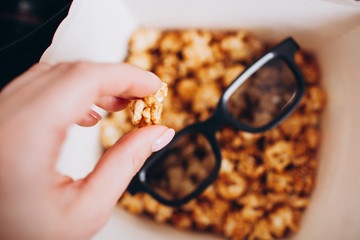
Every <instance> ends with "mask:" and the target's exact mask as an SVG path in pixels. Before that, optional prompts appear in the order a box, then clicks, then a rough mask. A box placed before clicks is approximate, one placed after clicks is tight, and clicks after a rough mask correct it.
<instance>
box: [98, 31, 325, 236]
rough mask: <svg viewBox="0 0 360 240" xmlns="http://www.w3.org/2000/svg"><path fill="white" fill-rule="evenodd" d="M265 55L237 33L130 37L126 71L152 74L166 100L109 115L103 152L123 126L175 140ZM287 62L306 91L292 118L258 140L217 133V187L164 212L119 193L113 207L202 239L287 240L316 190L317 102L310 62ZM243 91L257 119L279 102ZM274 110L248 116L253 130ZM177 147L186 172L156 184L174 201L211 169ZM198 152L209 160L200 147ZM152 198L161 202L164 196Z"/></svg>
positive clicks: (320, 96)
mask: <svg viewBox="0 0 360 240" xmlns="http://www.w3.org/2000/svg"><path fill="white" fill-rule="evenodd" d="M264 49H265V45H264V44H263V43H262V41H260V40H258V39H257V38H255V37H253V36H252V35H250V34H249V33H247V32H245V31H205V30H175V31H174V30H167V31H159V30H156V29H146V28H141V29H139V30H138V31H136V32H135V34H134V36H133V37H132V39H131V40H130V42H129V56H128V58H127V62H130V63H132V64H136V65H138V66H140V67H142V68H144V69H147V70H150V71H153V72H154V73H155V74H157V75H158V76H159V77H160V79H161V80H162V81H163V82H164V83H166V84H167V86H168V88H169V89H168V94H167V96H166V94H164V93H165V91H163V92H162V93H159V94H160V95H157V94H154V95H152V96H149V97H146V98H143V99H137V100H135V101H133V103H132V106H131V107H130V108H129V109H130V110H131V111H121V112H118V113H111V114H109V116H108V117H107V118H105V119H104V120H102V122H101V142H102V144H103V146H104V147H105V148H109V147H110V146H111V145H112V144H114V143H115V142H116V141H117V139H118V138H120V137H121V136H122V135H123V134H125V133H127V132H129V131H131V130H132V129H134V128H135V126H134V125H133V124H132V121H131V120H133V121H134V123H135V124H139V126H143V125H147V124H159V123H160V122H161V121H162V123H163V124H165V125H167V126H169V127H171V128H174V129H175V130H176V131H179V130H180V129H182V128H184V127H185V126H187V125H189V124H191V123H194V122H197V121H201V120H205V119H206V118H208V117H209V116H211V114H212V113H213V111H214V109H215V108H216V104H217V102H218V100H219V98H220V96H221V94H222V92H223V90H224V89H225V88H226V87H227V86H229V84H231V83H232V81H233V80H234V79H235V78H236V77H237V76H238V75H239V74H240V73H241V72H243V71H244V70H245V68H246V67H248V64H249V63H251V62H252V61H253V60H255V59H257V58H258V57H260V56H261V55H262V54H263V53H264ZM295 61H296V63H297V64H298V66H299V68H300V69H301V71H302V72H303V75H304V77H305V81H306V87H307V88H306V92H305V97H304V98H303V99H302V101H301V103H300V105H299V107H298V109H297V110H296V111H295V112H294V113H293V114H292V115H290V116H289V118H287V119H286V120H285V121H284V122H283V123H282V124H281V125H280V126H279V127H276V128H274V129H272V130H270V131H267V132H265V133H256V134H255V133H248V132H243V131H239V130H236V129H234V128H233V127H230V126H228V127H224V128H222V129H220V130H219V131H218V132H217V133H216V138H217V140H218V142H219V145H220V148H221V153H222V162H221V168H220V173H219V177H218V179H217V180H216V181H215V182H214V183H213V184H211V185H210V186H209V187H208V188H207V189H205V191H204V192H203V193H202V194H201V195H200V196H199V197H198V198H197V199H192V200H191V201H189V202H188V203H186V204H184V205H182V206H180V207H178V208H171V207H168V206H164V205H162V204H160V203H158V202H157V201H155V200H154V199H152V198H151V197H150V195H148V194H145V193H140V194H137V195H135V196H131V195H130V194H128V193H125V194H124V195H123V196H122V197H121V199H120V201H119V205H120V206H121V207H123V208H125V209H127V210H128V211H130V212H132V213H134V214H144V215H146V216H150V217H151V218H153V219H154V220H155V221H158V222H161V223H169V224H172V225H173V226H175V227H177V228H179V229H186V230H201V231H209V232H213V233H216V234H220V235H224V236H225V237H227V238H229V239H234V240H235V239H238V240H241V239H249V240H255V239H262V240H264V239H275V238H286V237H287V236H288V234H289V233H291V232H294V231H298V229H299V222H300V219H301V216H302V214H303V211H304V210H305V209H306V207H307V206H308V205H309V202H310V198H309V196H310V194H311V192H312V190H313V188H314V184H315V173H316V170H317V157H316V151H317V149H318V147H319V145H320V144H321V132H320V130H319V129H320V123H321V112H322V110H323V109H324V107H325V103H326V96H325V93H324V91H323V89H322V88H321V87H320V81H319V70H318V65H317V63H316V61H315V59H314V58H313V57H312V56H311V55H310V54H308V53H305V52H298V53H297V54H296V56H295ZM277 74H278V73H277V72H276V71H275V72H274V71H272V70H267V71H264V72H262V73H260V74H259V75H261V76H260V77H266V76H265V75H267V76H268V75H272V76H273V79H270V80H274V79H275V78H274V76H275V77H276V75H277ZM270 80H269V81H267V85H266V86H267V87H269V88H272V87H273V86H275V85H274V84H276V82H274V81H270ZM256 84H259V83H258V82H256V83H254V85H255V86H256ZM262 85H263V84H262ZM250 91H251V93H250V94H249V97H254V96H255V98H258V99H259V104H260V105H261V106H263V107H264V108H266V109H270V108H269V106H268V103H267V102H268V101H277V100H278V99H272V94H269V95H264V94H263V93H261V91H259V90H258V89H257V88H256V87H253V88H251V89H250ZM269 92H270V91H269ZM259 95H260V96H261V98H259V97H258V96H259ZM165 96H166V98H165ZM236 104H237V105H236V106H237V107H239V108H245V107H246V106H247V105H248V104H247V103H246V101H244V100H241V99H240V100H239V101H237V102H236ZM161 105H162V106H161ZM162 108H163V109H164V110H165V111H164V113H161V111H162ZM273 110H274V109H270V110H269V112H265V114H262V113H254V115H253V116H254V118H256V119H257V120H256V121H258V122H261V121H265V122H266V121H267V119H266V118H267V117H269V113H271V111H273ZM130 113H131V114H130ZM161 115H162V118H161ZM194 141H195V142H197V143H199V142H200V140H199V139H196V140H194ZM181 144H182V145H181V149H182V155H183V156H184V158H186V159H187V160H188V161H189V162H187V163H186V165H187V166H186V167H184V166H182V165H179V164H177V165H176V164H174V166H173V167H169V168H168V169H167V171H166V172H167V175H168V179H169V181H166V183H165V184H166V186H171V188H172V189H171V191H174V192H177V193H178V194H180V195H181V194H184V192H185V193H186V192H189V191H191V190H193V189H194V188H195V187H196V186H194V182H193V181H192V180H191V179H198V180H199V179H200V181H201V179H204V178H206V177H207V173H208V171H209V169H212V167H213V163H212V162H211V161H206V160H205V162H202V161H199V160H198V159H196V158H194V157H193V156H194V155H195V151H196V149H195V147H194V146H193V145H190V144H189V143H188V141H187V140H185V141H183V142H182V143H181ZM203 147H204V149H205V150H206V151H208V150H209V149H208V148H209V146H203ZM209 157H210V156H207V158H204V159H208V158H209ZM176 160H177V159H174V161H175V162H176ZM174 161H173V162H172V163H174ZM158 184H164V183H162V182H159V183H158ZM162 186H163V185H162ZM154 187H155V186H154ZM189 189H190V190H189ZM156 190H157V191H158V192H159V193H161V194H163V195H164V196H168V195H166V194H169V193H165V192H164V191H163V190H160V189H156Z"/></svg>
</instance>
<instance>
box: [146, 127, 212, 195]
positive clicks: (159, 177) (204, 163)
mask: <svg viewBox="0 0 360 240" xmlns="http://www.w3.org/2000/svg"><path fill="white" fill-rule="evenodd" d="M214 168H215V155H214V154H213V151H212V147H211V144H210V143H209V142H208V140H207V138H206V137H205V136H203V135H202V134H200V133H195V132H193V133H188V134H185V135H184V136H183V137H181V138H180V139H178V141H176V142H175V143H173V144H172V145H171V146H170V147H169V149H168V150H166V152H165V154H164V155H163V156H162V157H161V160H160V161H159V162H156V163H155V164H153V166H151V167H150V168H149V169H148V170H147V173H146V181H147V183H148V185H149V186H150V187H151V188H152V189H153V191H155V192H156V193H157V194H158V195H160V196H161V197H163V198H165V199H166V200H169V201H173V200H181V199H183V198H185V197H186V196H188V195H189V194H191V193H192V192H194V191H195V190H196V189H197V188H198V187H199V186H200V185H201V184H202V183H203V182H204V181H205V180H206V179H207V178H208V177H209V176H210V174H211V173H212V172H213V171H214Z"/></svg>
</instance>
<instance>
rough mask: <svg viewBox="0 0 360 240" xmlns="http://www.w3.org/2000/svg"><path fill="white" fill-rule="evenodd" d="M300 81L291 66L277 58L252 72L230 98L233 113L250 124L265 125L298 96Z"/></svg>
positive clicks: (254, 125)
mask: <svg viewBox="0 0 360 240" xmlns="http://www.w3.org/2000/svg"><path fill="white" fill-rule="evenodd" d="M297 91H298V86H297V81H296V79H295V76H294V74H293V72H292V71H291V69H290V68H289V66H288V65H287V64H286V62H284V61H283V60H282V59H280V58H274V59H272V60H270V61H269V62H268V63H266V64H265V65H264V66H262V67H261V68H260V69H259V70H258V71H256V72H255V73H254V74H253V75H251V76H250V77H249V78H248V79H247V80H246V81H245V82H244V83H243V84H242V85H241V86H240V87H239V88H238V89H237V90H236V91H235V92H234V93H233V94H232V95H231V96H230V98H229V100H228V103H227V107H228V110H229V112H230V114H231V115H232V116H233V117H234V118H236V119H237V120H239V121H240V122H242V123H244V124H246V125H248V126H250V127H263V126H265V125H267V124H269V123H270V122H272V121H274V120H275V119H276V118H277V117H279V116H281V115H282V114H283V113H284V111H285V109H287V107H288V106H289V105H291V104H292V102H293V101H294V100H295V96H296V93H297Z"/></svg>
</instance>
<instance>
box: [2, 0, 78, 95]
mask: <svg viewBox="0 0 360 240" xmlns="http://www.w3.org/2000/svg"><path fill="white" fill-rule="evenodd" d="M71 2H72V0H54V1H48V0H2V1H1V3H0V5H1V6H0V30H1V33H0V89H2V88H3V87H4V86H5V85H6V84H7V83H9V82H10V81H11V80H12V79H13V78H15V77H16V76H18V75H19V74H21V73H23V72H24V71H25V70H27V69H28V68H29V67H30V66H32V65H33V64H34V63H36V62H38V61H39V59H40V57H41V55H42V53H43V52H44V51H45V50H46V48H47V47H48V46H49V45H50V43H51V40H52V37H53V35H54V33H55V30H56V29H57V27H58V26H59V24H60V23H61V21H62V20H63V19H64V18H65V17H66V16H67V14H68V11H69V8H70V4H71Z"/></svg>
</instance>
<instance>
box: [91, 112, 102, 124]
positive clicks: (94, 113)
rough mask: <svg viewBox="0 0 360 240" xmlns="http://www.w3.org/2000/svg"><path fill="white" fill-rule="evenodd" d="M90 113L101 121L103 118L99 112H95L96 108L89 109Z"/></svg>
mask: <svg viewBox="0 0 360 240" xmlns="http://www.w3.org/2000/svg"><path fill="white" fill-rule="evenodd" d="M89 114H90V116H92V117H93V118H95V119H96V120H98V121H100V120H101V119H102V117H101V116H100V114H98V113H97V112H95V111H94V110H92V109H90V110H89Z"/></svg>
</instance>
